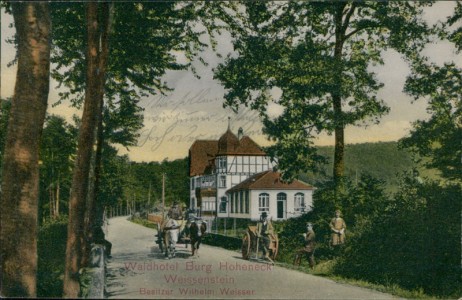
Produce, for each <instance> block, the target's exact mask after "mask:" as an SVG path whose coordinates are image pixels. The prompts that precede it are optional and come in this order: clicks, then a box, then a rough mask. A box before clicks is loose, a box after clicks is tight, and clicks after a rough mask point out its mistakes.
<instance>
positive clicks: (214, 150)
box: [189, 127, 311, 219]
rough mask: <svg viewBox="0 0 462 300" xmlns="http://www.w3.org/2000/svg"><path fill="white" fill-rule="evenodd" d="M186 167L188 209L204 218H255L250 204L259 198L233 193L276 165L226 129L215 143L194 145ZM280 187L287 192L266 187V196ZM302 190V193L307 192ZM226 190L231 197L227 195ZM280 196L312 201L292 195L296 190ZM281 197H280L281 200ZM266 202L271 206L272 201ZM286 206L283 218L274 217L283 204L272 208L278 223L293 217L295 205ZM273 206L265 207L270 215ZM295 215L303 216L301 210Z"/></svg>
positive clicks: (252, 144) (250, 142) (251, 143)
mask: <svg viewBox="0 0 462 300" xmlns="http://www.w3.org/2000/svg"><path fill="white" fill-rule="evenodd" d="M189 165H190V169H189V173H190V174H189V175H190V208H192V209H199V210H200V211H201V215H202V216H203V217H210V218H211V217H219V218H227V217H230V218H251V219H255V218H258V217H257V215H258V216H259V214H258V213H257V212H261V211H260V208H256V207H257V206H256V204H253V201H257V198H258V196H255V195H253V194H252V193H253V190H252V189H250V190H249V189H248V190H245V189H242V188H240V189H239V190H235V189H234V190H233V188H235V187H238V186H240V185H241V184H242V183H243V182H246V180H248V179H249V178H251V177H252V176H255V175H257V174H262V173H265V174H266V173H267V171H271V170H272V169H273V167H274V166H275V164H274V162H272V161H271V159H270V157H269V156H267V155H266V153H265V152H264V151H263V150H262V149H261V148H260V146H258V144H257V143H255V142H254V141H253V140H252V139H251V138H250V137H248V136H245V135H244V133H243V131H242V129H239V131H238V134H237V135H235V134H234V133H233V132H232V131H231V130H230V128H229V127H228V130H227V131H226V132H225V133H224V134H223V135H222V136H221V137H220V139H219V140H218V141H216V140H215V141H214V140H197V141H195V142H194V143H193V144H192V146H191V148H190V149H189ZM270 174H272V175H271V176H279V175H280V174H279V173H274V172H270ZM260 187H262V188H263V189H265V188H266V187H263V186H260ZM280 187H283V188H287V186H280V185H277V186H273V187H269V188H270V189H272V190H271V191H270V192H268V193H269V195H270V196H271V195H272V193H273V192H277V188H280ZM305 188H306V187H304V188H303V189H301V190H303V191H305V190H309V189H305ZM229 190H230V191H231V193H229V192H228V191H229ZM233 191H236V192H233ZM227 192H228V193H227ZM280 192H281V193H283V194H284V193H285V195H286V197H292V198H293V197H299V198H300V197H302V196H300V195H301V194H300V193H302V194H303V197H305V198H303V199H304V200H303V201H305V202H303V203H308V202H309V201H311V200H310V199H311V198H310V197H311V196H310V195H311V194H305V193H306V192H299V194H298V196H295V194H294V195H292V194H293V192H295V189H290V191H286V190H281V191H280ZM236 193H237V194H236ZM281 195H282V194H280V195H279V196H280V197H282V196H281ZM233 197H234V198H233ZM256 197H257V198H256ZM276 197H277V196H276ZM236 199H239V200H236ZM268 199H269V200H268V201H270V202H271V199H272V197H269V198H268ZM308 200H309V201H308ZM236 201H237V202H236ZM300 201H301V200H300ZM251 202H252V204H251ZM270 202H269V203H270ZM289 202H290V201H286V203H285V204H284V205H285V206H284V207H283V211H284V213H282V215H281V213H279V214H277V213H278V210H277V205H281V204H277V203H282V202H277V203H276V204H274V205H275V208H274V209H275V213H276V215H277V216H282V217H281V218H278V219H286V218H288V217H291V216H295V215H296V214H294V213H293V211H294V209H295V204H294V205H292V204H289ZM290 203H292V202H290ZM272 206H273V205H271V203H270V204H269V206H268V207H269V209H270V211H271V207H272ZM255 209H257V210H255ZM297 211H299V212H302V210H297ZM276 215H274V216H276Z"/></svg>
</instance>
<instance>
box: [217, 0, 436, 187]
mask: <svg viewBox="0 0 462 300" xmlns="http://www.w3.org/2000/svg"><path fill="white" fill-rule="evenodd" d="M243 5H244V6H245V14H246V19H245V21H244V22H242V26H241V28H240V30H239V31H235V32H233V34H234V36H235V38H234V40H233V44H234V50H235V52H236V53H237V55H232V56H229V57H228V58H227V59H226V61H225V62H224V63H223V64H221V65H220V66H219V67H218V68H217V69H216V71H215V78H217V79H219V80H220V81H221V82H222V84H223V85H224V87H225V88H226V89H227V90H228V91H227V93H226V95H225V98H226V102H225V105H228V106H231V107H233V108H235V109H237V108H238V106H239V105H240V104H244V105H246V106H248V105H250V107H251V108H252V109H254V110H257V111H258V112H259V113H260V115H261V118H262V120H263V124H264V132H265V133H266V134H267V135H268V136H269V138H270V139H271V140H273V141H275V142H276V143H275V145H273V146H270V147H269V148H268V152H269V153H270V154H271V155H272V156H273V157H277V159H278V165H279V168H280V169H281V170H282V171H284V177H286V178H288V179H291V178H293V177H295V176H296V175H297V174H298V173H299V172H300V171H307V170H309V169H313V168H316V167H317V166H318V164H319V163H320V162H323V160H322V159H321V158H320V157H319V155H317V153H316V151H315V149H313V137H314V136H315V134H318V133H320V132H327V133H329V134H332V133H334V135H335V153H334V165H333V177H334V180H335V181H336V182H339V181H340V180H341V178H342V177H343V175H344V147H345V142H344V130H345V127H346V126H348V125H360V124H361V122H365V121H366V120H369V119H372V120H373V121H374V122H378V121H379V118H380V117H381V116H382V115H384V114H385V113H387V112H388V107H387V106H386V105H385V103H384V102H383V101H382V100H381V99H378V98H377V96H376V94H377V91H378V90H379V89H380V88H381V87H382V86H383V84H381V83H380V82H378V80H377V78H376V76H375V74H374V72H372V71H371V70H370V67H371V66H372V65H375V64H383V60H382V53H383V50H387V49H389V48H393V49H395V50H397V51H398V52H399V53H402V54H403V55H404V56H405V57H410V56H413V55H415V53H416V52H417V51H418V50H420V49H421V47H422V45H423V44H424V43H425V42H426V39H427V38H426V36H427V33H428V28H427V26H426V24H425V23H424V22H423V21H422V19H421V16H422V10H421V8H420V7H421V6H422V5H426V4H425V3H411V2H356V1H349V2H345V1H335V2H330V1H329V2H322V3H319V2H316V3H314V2H294V1H290V2H264V1H252V2H246V3H244V4H243ZM277 91H279V93H280V97H276V96H274V95H275V94H276V92H277ZM274 103H276V104H279V105H280V106H282V108H283V112H282V114H280V115H279V116H277V117H274V116H272V115H271V113H269V112H270V111H271V110H270V109H268V108H269V107H271V105H272V104H274Z"/></svg>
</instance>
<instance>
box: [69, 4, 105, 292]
mask: <svg viewBox="0 0 462 300" xmlns="http://www.w3.org/2000/svg"><path fill="white" fill-rule="evenodd" d="M86 22H87V39H88V41H87V53H86V61H87V73H86V90H85V104H84V109H83V115H82V122H81V125H80V130H79V143H78V150H77V158H76V162H75V167H74V173H73V177H72V187H71V190H72V191H71V196H70V200H69V224H68V239H67V245H66V267H65V272H64V293H63V294H64V297H66V298H77V297H78V296H79V269H80V268H81V267H82V266H81V260H82V255H83V253H84V252H83V251H82V247H84V246H85V244H86V241H85V234H84V222H85V210H86V197H87V194H88V175H89V172H90V160H91V154H92V150H93V149H92V148H93V142H94V136H95V134H94V127H95V126H96V122H97V114H98V105H99V103H98V101H99V99H98V93H99V86H98V85H99V82H98V81H97V78H98V73H99V70H98V49H99V34H98V28H99V26H98V3H97V2H88V3H86Z"/></svg>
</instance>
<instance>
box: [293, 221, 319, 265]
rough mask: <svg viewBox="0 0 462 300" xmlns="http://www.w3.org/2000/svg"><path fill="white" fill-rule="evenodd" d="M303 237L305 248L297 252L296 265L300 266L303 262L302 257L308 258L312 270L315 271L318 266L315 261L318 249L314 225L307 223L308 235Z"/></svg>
mask: <svg viewBox="0 0 462 300" xmlns="http://www.w3.org/2000/svg"><path fill="white" fill-rule="evenodd" d="M303 236H304V237H305V247H304V248H302V249H300V250H298V251H297V252H296V254H295V260H294V265H298V266H299V265H300V263H301V262H302V257H303V256H306V258H307V259H308V263H309V265H310V268H311V269H313V268H314V266H315V265H316V261H315V259H314V251H315V248H316V234H315V233H314V230H313V224H311V223H306V233H304V234H303Z"/></svg>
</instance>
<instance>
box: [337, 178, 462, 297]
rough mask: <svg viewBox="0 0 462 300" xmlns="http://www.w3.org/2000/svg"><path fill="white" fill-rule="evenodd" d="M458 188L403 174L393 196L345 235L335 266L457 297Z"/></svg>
mask: <svg viewBox="0 0 462 300" xmlns="http://www.w3.org/2000/svg"><path fill="white" fill-rule="evenodd" d="M460 194H461V189H460V186H447V187H442V186H440V185H438V184H436V183H428V184H420V183H418V182H417V181H415V180H413V179H412V178H405V179H403V185H402V187H401V188H400V190H399V192H398V193H397V194H396V195H395V197H394V200H393V202H391V203H390V205H389V206H388V207H387V208H386V209H384V211H383V213H382V214H381V215H380V216H378V217H376V218H373V219H370V220H369V221H370V222H365V224H364V226H362V227H361V230H357V231H356V234H355V235H354V236H353V237H352V238H351V239H350V240H349V242H348V244H347V247H346V249H345V252H344V255H343V256H342V257H341V258H340V259H339V262H338V264H337V266H336V268H335V272H336V273H338V274H340V275H343V276H348V277H352V278H356V279H365V280H368V281H371V282H374V283H381V284H398V285H400V286H401V287H403V288H406V289H410V290H419V289H422V290H423V291H424V292H425V293H427V294H430V295H435V296H442V297H454V296H455V297H459V296H460V293H461V288H460V286H461V284H462V282H461V275H462V273H461V269H460V254H461V251H460V250H461V245H460V215H461V202H460V200H457V199H458V198H459V197H460Z"/></svg>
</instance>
